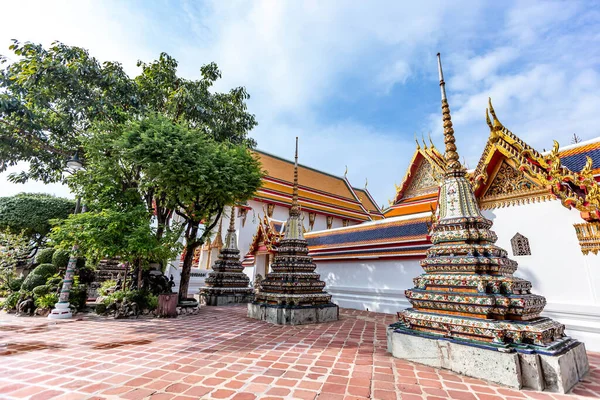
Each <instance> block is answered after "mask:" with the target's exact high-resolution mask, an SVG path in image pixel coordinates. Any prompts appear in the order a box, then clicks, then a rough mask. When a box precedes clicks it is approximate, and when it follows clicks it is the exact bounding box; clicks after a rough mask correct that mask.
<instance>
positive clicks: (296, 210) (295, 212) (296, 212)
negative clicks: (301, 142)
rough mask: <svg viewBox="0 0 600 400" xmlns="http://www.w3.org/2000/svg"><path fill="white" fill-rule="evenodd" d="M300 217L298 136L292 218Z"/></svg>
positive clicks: (291, 209)
mask: <svg viewBox="0 0 600 400" xmlns="http://www.w3.org/2000/svg"><path fill="white" fill-rule="evenodd" d="M292 215H296V216H299V215H300V209H299V206H298V136H296V155H295V156H294V189H293V190H292V208H290V217H291V216H292Z"/></svg>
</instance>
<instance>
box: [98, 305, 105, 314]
mask: <svg viewBox="0 0 600 400" xmlns="http://www.w3.org/2000/svg"><path fill="white" fill-rule="evenodd" d="M105 312H106V304H104V303H98V304H96V314H104V313H105Z"/></svg>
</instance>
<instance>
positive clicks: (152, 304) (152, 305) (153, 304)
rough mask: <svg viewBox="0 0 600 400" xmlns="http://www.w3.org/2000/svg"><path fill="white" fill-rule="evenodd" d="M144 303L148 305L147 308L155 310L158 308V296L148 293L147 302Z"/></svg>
mask: <svg viewBox="0 0 600 400" xmlns="http://www.w3.org/2000/svg"><path fill="white" fill-rule="evenodd" d="M146 305H147V307H148V310H150V311H154V310H156V309H157V308H158V296H155V295H153V294H149V295H148V303H147V304H146Z"/></svg>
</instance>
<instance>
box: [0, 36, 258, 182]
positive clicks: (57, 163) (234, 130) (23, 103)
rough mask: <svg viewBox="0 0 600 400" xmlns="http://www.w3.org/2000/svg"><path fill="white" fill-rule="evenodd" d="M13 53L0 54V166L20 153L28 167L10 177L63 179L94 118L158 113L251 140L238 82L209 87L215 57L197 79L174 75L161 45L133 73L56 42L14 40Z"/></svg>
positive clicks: (218, 134) (224, 136) (223, 136)
mask: <svg viewBox="0 0 600 400" xmlns="http://www.w3.org/2000/svg"><path fill="white" fill-rule="evenodd" d="M10 50H11V51H12V52H13V53H14V55H15V56H16V57H17V60H16V61H14V62H12V63H9V62H8V58H7V57H4V56H0V66H1V68H0V172H2V171H4V170H6V168H8V167H9V166H11V165H15V164H16V163H18V162H19V161H27V162H29V169H28V171H23V172H21V173H18V174H11V177H10V179H12V180H13V181H16V182H24V181H26V180H28V179H36V180H41V181H43V182H46V183H48V182H55V181H62V180H63V176H62V170H63V166H64V162H65V160H66V159H67V158H69V157H71V156H72V155H73V152H74V151H75V150H79V151H80V152H81V154H80V156H81V157H83V158H85V159H86V160H87V158H88V155H87V154H86V149H84V148H82V146H81V142H82V140H83V139H85V138H86V137H88V136H89V132H88V131H89V130H90V129H91V128H92V126H93V125H94V124H96V123H98V122H105V123H111V124H120V123H123V122H124V121H126V120H127V119H129V118H132V117H133V118H137V117H140V116H143V115H147V114H149V113H159V114H162V115H164V116H165V117H167V118H169V119H171V120H172V121H177V122H178V123H181V124H185V125H188V126H190V127H193V128H197V129H201V130H203V131H204V132H205V134H207V135H209V136H211V137H213V138H214V139H215V140H219V141H222V140H229V141H232V142H234V143H243V144H246V145H250V146H252V145H254V141H253V140H252V139H249V138H247V132H248V131H249V130H250V129H252V128H253V127H254V126H255V125H256V120H255V118H254V116H253V115H252V114H249V113H247V111H246V104H245V100H246V99H248V97H249V96H248V94H247V92H246V90H245V89H244V88H243V87H239V88H234V89H232V90H230V91H229V92H228V93H213V92H211V91H210V88H211V87H212V86H213V84H214V82H215V81H216V80H217V79H219V78H220V76H221V73H220V71H219V70H218V68H217V66H216V64H214V63H210V64H207V65H205V66H203V67H202V68H201V73H202V77H201V79H199V80H187V79H184V78H181V77H178V76H177V65H178V64H177V61H176V60H175V59H173V58H172V57H170V56H168V55H167V54H165V53H162V54H161V55H160V57H159V59H158V60H155V61H153V62H151V63H143V62H139V63H138V66H140V67H141V69H142V70H141V74H140V75H139V76H137V77H136V78H134V79H132V78H130V77H129V76H127V74H126V73H125V72H124V71H123V68H122V66H121V65H120V64H119V63H115V62H105V63H100V62H98V60H96V59H95V58H94V57H92V56H90V54H89V53H88V51H87V50H85V49H83V48H80V47H73V46H67V45H65V44H62V43H60V42H55V43H53V44H52V46H50V47H49V48H48V49H46V48H44V47H43V46H41V45H39V44H33V43H23V44H22V43H20V42H18V41H14V42H13V44H12V45H11V46H10Z"/></svg>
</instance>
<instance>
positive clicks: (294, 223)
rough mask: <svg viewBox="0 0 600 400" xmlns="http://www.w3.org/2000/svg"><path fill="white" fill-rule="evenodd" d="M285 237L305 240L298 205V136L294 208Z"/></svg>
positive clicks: (293, 194)
mask: <svg viewBox="0 0 600 400" xmlns="http://www.w3.org/2000/svg"><path fill="white" fill-rule="evenodd" d="M283 238H284V239H295V240H304V235H303V226H302V221H300V206H299V205H298V137H296V156H295V159H294V189H293V192H292V208H290V216H289V218H288V220H287V222H286V224H285V232H284V236H283Z"/></svg>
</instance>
